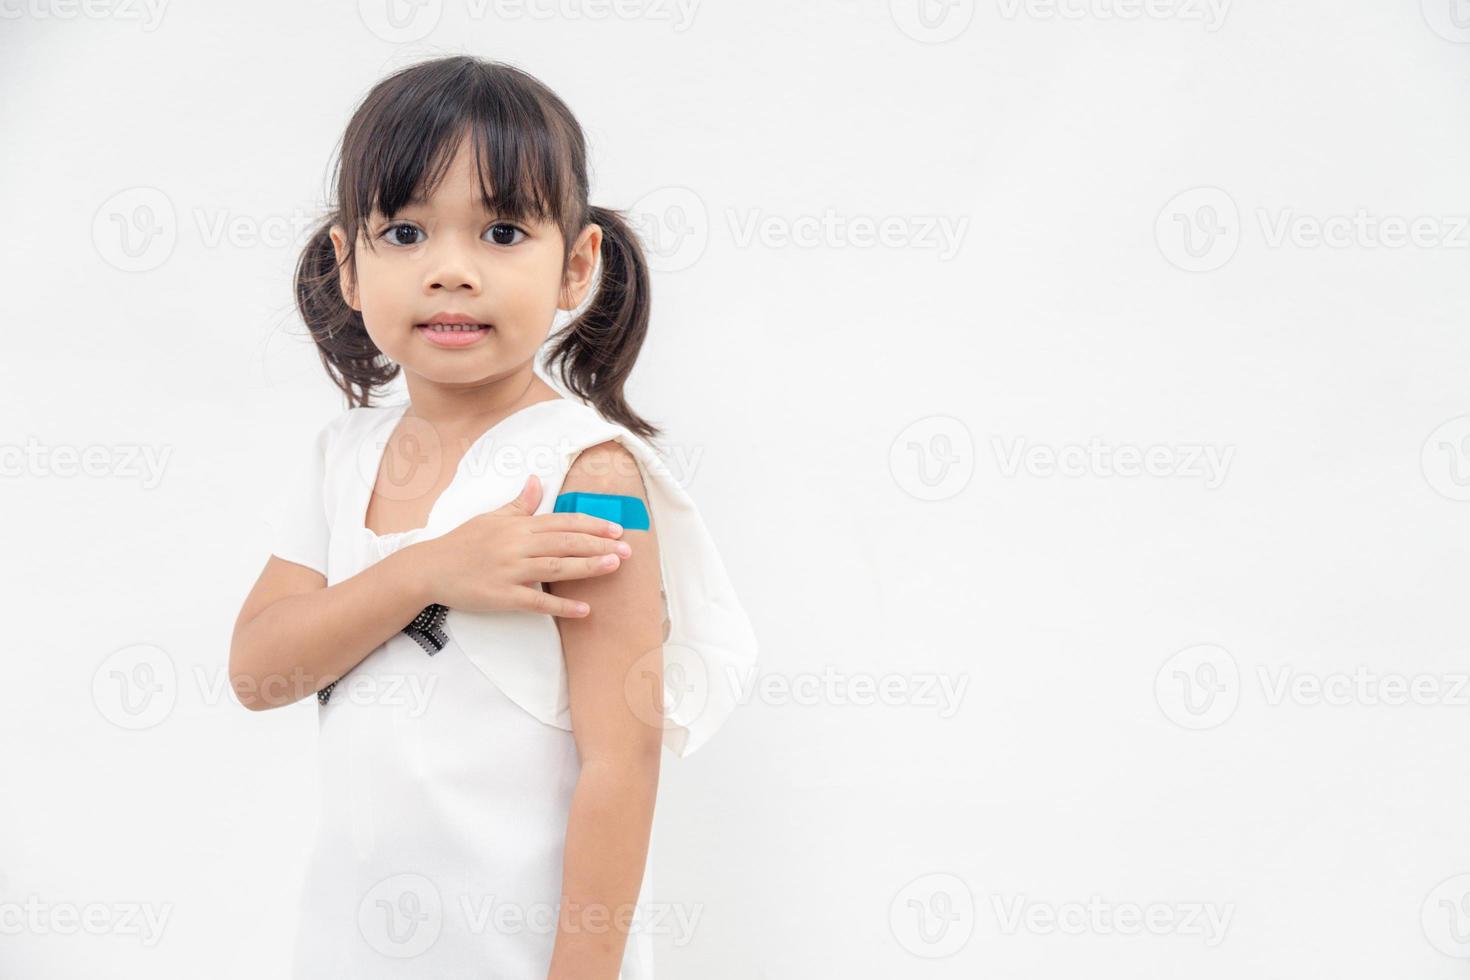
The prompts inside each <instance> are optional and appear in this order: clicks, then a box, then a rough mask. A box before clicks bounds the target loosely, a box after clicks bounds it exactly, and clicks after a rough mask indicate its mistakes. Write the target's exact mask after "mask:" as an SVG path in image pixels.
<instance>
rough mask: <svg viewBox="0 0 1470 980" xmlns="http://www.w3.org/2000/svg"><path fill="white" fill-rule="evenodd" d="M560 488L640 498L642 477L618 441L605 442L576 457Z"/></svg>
mask: <svg viewBox="0 0 1470 980" xmlns="http://www.w3.org/2000/svg"><path fill="white" fill-rule="evenodd" d="M562 489H563V490H564V491H570V490H580V491H584V492H587V493H611V494H626V495H628V496H642V495H643V475H642V473H640V472H639V469H638V461H637V460H636V459H634V457H633V454H632V453H630V452H629V451H628V450H627V449H626V448H625V447H624V446H623V445H622V443H620V442H619V441H618V440H616V439H608V440H607V441H605V442H599V443H597V444H596V445H592V446H588V447H587V448H586V449H583V450H582V451H581V452H580V453H578V454H577V456H576V458H574V459H573V460H572V464H571V466H570V467H568V469H567V477H566V479H565V480H564V481H563V482H562Z"/></svg>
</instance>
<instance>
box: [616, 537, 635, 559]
mask: <svg viewBox="0 0 1470 980" xmlns="http://www.w3.org/2000/svg"><path fill="white" fill-rule="evenodd" d="M613 550H614V551H616V552H617V553H618V554H620V555H622V556H623V557H624V558H627V557H628V556H629V555H631V554H632V553H633V549H632V548H630V547H628V545H627V542H624V541H619V542H618V546H617V547H616V548H614V549H613Z"/></svg>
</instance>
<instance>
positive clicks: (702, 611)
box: [445, 402, 756, 756]
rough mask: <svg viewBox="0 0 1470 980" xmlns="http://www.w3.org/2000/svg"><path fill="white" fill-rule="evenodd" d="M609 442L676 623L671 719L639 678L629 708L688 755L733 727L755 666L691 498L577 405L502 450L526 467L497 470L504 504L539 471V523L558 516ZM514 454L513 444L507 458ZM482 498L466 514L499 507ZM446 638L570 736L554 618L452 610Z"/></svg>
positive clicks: (632, 444) (636, 444)
mask: <svg viewBox="0 0 1470 980" xmlns="http://www.w3.org/2000/svg"><path fill="white" fill-rule="evenodd" d="M608 441H616V442H618V443H621V444H622V446H623V447H624V448H625V449H627V450H628V452H629V453H631V454H632V456H633V458H634V459H635V460H637V462H638V465H639V468H640V470H641V472H642V476H643V484H644V487H645V489H646V491H647V503H648V510H649V516H650V519H651V520H652V523H653V527H654V529H655V530H656V532H657V533H658V545H659V557H660V565H661V566H662V573H663V583H664V595H665V602H666V607H667V617H668V618H667V622H666V624H665V639H664V643H663V648H662V656H663V681H664V683H663V691H662V708H663V710H662V713H661V714H662V717H661V718H660V717H659V712H658V711H657V701H658V699H657V698H655V696H654V695H655V694H656V693H657V692H653V691H648V690H646V689H645V688H644V686H643V685H644V683H645V682H644V681H643V680H642V679H640V677H639V676H636V675H638V674H639V673H640V672H639V671H638V670H637V668H636V667H635V669H634V671H633V675H634V676H630V677H629V678H628V687H627V695H628V698H629V703H630V704H631V705H633V706H634V710H635V711H637V712H638V713H639V714H640V716H643V717H644V718H645V720H647V721H649V723H651V724H659V725H661V727H662V728H663V730H664V734H663V742H664V745H665V746H666V747H667V748H668V749H670V750H671V751H673V752H674V754H675V755H678V756H687V755H689V754H690V753H692V752H694V751H695V750H696V749H697V748H699V747H700V746H701V745H703V744H705V743H706V742H707V741H709V739H710V737H711V736H712V735H713V734H714V733H715V732H716V731H717V730H718V729H719V728H720V727H721V726H722V725H723V724H724V723H725V722H726V721H727V720H728V719H729V717H730V715H731V714H732V713H733V712H734V710H735V708H736V706H737V704H738V703H739V701H740V697H739V692H740V691H741V690H743V689H744V687H745V685H746V683H747V682H748V681H749V680H750V675H751V672H752V670H753V669H754V666H755V662H756V639H755V634H754V631H753V630H752V628H751V624H750V620H749V618H748V617H747V616H746V614H745V611H744V609H743V608H742V607H741V605H740V601H739V598H738V597H737V596H736V594H735V589H734V586H733V584H732V583H731V581H730V578H729V575H728V574H727V572H726V570H725V566H724V563H723V561H722V560H721V558H720V555H719V552H718V550H717V549H716V548H715V544H714V541H713V539H712V538H711V536H710V534H709V531H708V529H707V528H706V527H705V525H704V521H703V520H702V519H701V518H700V516H699V512H698V511H697V510H696V509H695V506H694V502H693V500H691V499H690V497H689V495H688V493H686V492H685V490H684V488H683V487H681V486H680V485H679V484H678V482H676V480H675V479H674V477H673V475H672V474H671V473H670V472H669V469H668V467H667V465H665V463H664V462H663V460H662V458H661V457H660V456H659V455H658V453H657V452H655V451H654V449H653V448H652V447H651V446H650V445H649V444H648V443H647V442H645V441H644V440H643V439H641V438H639V437H638V436H637V435H635V434H633V433H632V432H630V431H628V430H627V429H625V428H624V427H622V426H619V425H615V424H613V423H611V422H608V421H606V420H605V419H603V418H602V417H601V416H599V415H597V413H596V412H595V411H593V410H592V409H590V408H588V407H586V406H584V405H581V404H580V403H574V402H569V403H568V405H567V407H566V409H565V410H563V411H559V412H555V413H552V414H550V415H549V416H548V415H541V416H537V424H536V425H535V426H534V427H532V428H529V429H526V430H522V431H518V432H515V433H513V434H507V438H505V439H503V440H501V442H500V445H499V446H498V447H496V451H497V452H500V453H501V454H502V458H521V459H524V460H525V466H524V468H523V469H514V470H511V471H507V469H506V467H504V466H500V467H497V468H496V474H497V483H496V486H497V493H496V494H495V497H496V499H498V497H499V496H504V499H505V500H509V499H511V498H513V497H514V496H515V494H516V493H517V492H518V491H519V489H520V487H521V486H522V485H523V483H524V481H525V477H526V475H527V474H528V473H531V472H534V473H536V474H537V475H538V476H539V477H540V478H541V483H542V489H543V494H542V499H541V505H540V507H539V508H538V510H537V513H551V512H552V509H553V507H554V506H555V502H556V497H557V495H558V494H559V493H560V492H561V486H562V482H563V481H564V480H565V478H566V474H567V471H568V470H569V469H570V467H571V464H572V462H573V461H574V460H575V459H576V457H577V455H578V454H579V453H581V452H582V451H583V450H584V449H587V448H590V447H591V446H595V445H597V444H599V443H603V442H608ZM507 443H510V444H512V445H511V450H513V451H511V452H509V453H507ZM488 469H489V467H486V470H487V471H488ZM484 489H485V488H484V487H483V486H482V487H481V490H482V491H483V490H484ZM476 496H477V498H478V499H477V500H475V501H474V509H473V511H470V510H469V509H468V508H467V509H466V513H465V514H464V515H463V516H465V517H467V516H469V514H470V513H472V512H481V511H483V510H485V509H488V506H491V505H494V501H493V500H486V496H487V494H485V493H483V492H482V493H480V494H477V495H476ZM502 502H504V501H502ZM459 517H460V515H456V517H455V519H456V520H458V519H459ZM445 629H446V630H447V631H448V633H449V635H450V636H451V638H452V639H453V640H454V642H455V643H456V644H458V645H459V647H460V648H461V649H462V650H463V651H464V653H465V655H466V656H467V657H468V658H469V659H470V660H471V661H472V662H473V663H474V664H475V666H476V667H477V668H479V669H480V671H481V672H483V673H484V674H485V675H486V676H487V677H489V678H490V680H492V681H493V682H494V683H495V684H496V685H497V686H498V687H499V688H500V689H501V691H502V692H504V693H505V694H506V696H507V697H509V698H510V699H511V700H512V701H514V702H516V704H518V705H520V707H522V708H524V709H525V710H526V711H528V712H529V713H530V714H532V715H533V716H534V717H536V718H537V719H539V720H540V721H542V722H544V723H546V724H548V725H555V726H556V727H558V728H562V729H565V730H567V731H570V730H571V728H572V724H571V714H570V708H569V699H568V695H567V678H566V665H565V661H564V659H563V657H562V652H561V639H560V633H559V630H558V629H557V626H556V622H555V620H554V619H553V618H552V617H549V616H544V615H533V614H529V613H519V612H496V613H470V612H466V611H463V610H455V609H451V610H450V611H449V614H448V616H447V618H446V621H445ZM652 655H658V654H657V652H655V653H654V654H652ZM640 706H644V707H640Z"/></svg>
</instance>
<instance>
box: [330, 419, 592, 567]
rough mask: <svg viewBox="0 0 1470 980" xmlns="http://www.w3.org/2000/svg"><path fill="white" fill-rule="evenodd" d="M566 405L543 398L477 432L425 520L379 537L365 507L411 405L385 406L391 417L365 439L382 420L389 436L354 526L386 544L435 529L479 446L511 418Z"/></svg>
mask: <svg viewBox="0 0 1470 980" xmlns="http://www.w3.org/2000/svg"><path fill="white" fill-rule="evenodd" d="M569 403H571V399H570V398H567V397H565V396H560V397H557V398H544V399H542V400H541V401H539V402H532V403H531V404H529V405H524V406H522V407H520V408H518V409H516V410H515V411H514V412H511V413H510V414H509V415H507V416H506V417H505V418H503V419H501V420H500V421H499V422H496V423H495V424H494V425H492V426H490V428H488V429H486V430H485V431H484V432H482V433H480V435H479V436H477V437H476V438H475V440H474V441H473V442H471V443H470V444H469V445H468V446H467V447H465V451H464V454H463V455H461V456H460V458H459V462H458V463H456V464H455V467H454V475H453V476H451V477H450V478H449V482H448V483H446V484H445V485H444V489H442V490H440V491H439V495H438V496H437V497H435V498H434V502H433V503H432V504H430V505H429V513H428V515H427V516H426V517H425V518H424V523H423V526H421V527H413V528H409V529H408V530H406V531H388V532H386V533H384V534H379V533H378V532H377V531H374V530H373V529H372V528H370V527H368V526H367V512H368V508H369V507H371V506H372V502H373V491H375V490H376V489H377V488H378V474H379V473H380V472H381V471H382V469H383V459H384V457H386V456H387V455H388V445H389V444H390V443H391V442H392V441H393V433H394V431H396V430H397V428H398V422H399V421H400V420H401V419H402V418H403V416H404V414H405V413H406V412H407V411H408V410H409V408H410V407H412V404H413V403H412V402H404V403H403V404H402V405H397V406H384V407H385V408H389V409H391V412H392V414H389V415H384V416H383V417H382V418H381V419H375V420H374V424H373V426H372V428H371V429H370V430H369V431H368V438H372V435H373V433H374V432H376V431H377V428H378V426H380V425H382V424H383V423H384V422H385V421H386V422H388V423H391V424H389V426H388V434H387V436H386V437H384V439H383V444H382V446H381V447H379V448H378V449H377V450H376V451H375V452H373V453H371V456H372V459H373V466H372V469H371V470H369V471H368V473H369V476H368V479H367V480H366V481H365V482H366V483H367V494H366V495H365V496H364V498H363V499H362V502H361V503H360V504H359V505H358V506H357V508H356V509H355V513H356V514H357V520H356V524H357V527H358V528H359V529H361V533H363V534H365V535H367V536H368V537H370V538H371V539H373V540H374V541H380V542H385V543H386V542H395V541H398V540H400V539H402V538H404V537H406V536H408V535H410V534H418V533H420V532H423V531H427V530H428V529H429V528H431V527H433V526H434V516H435V514H436V512H437V511H438V509H439V504H440V502H441V501H443V500H444V498H445V497H446V496H448V495H449V491H450V490H452V489H454V485H455V484H456V483H458V482H459V477H460V472H461V471H462V470H463V469H464V464H465V460H467V459H469V458H470V457H471V456H472V455H474V453H475V451H476V450H477V449H479V447H480V444H481V443H483V442H484V441H485V440H486V439H488V438H489V437H490V436H491V435H492V434H493V433H495V432H496V431H497V430H498V429H500V428H502V427H503V426H504V425H505V424H506V423H508V422H510V421H511V420H512V419H517V418H520V417H521V416H523V415H525V413H527V412H529V411H531V410H532V409H534V408H539V407H540V406H542V405H559V404H569Z"/></svg>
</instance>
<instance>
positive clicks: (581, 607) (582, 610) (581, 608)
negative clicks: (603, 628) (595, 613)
mask: <svg viewBox="0 0 1470 980" xmlns="http://www.w3.org/2000/svg"><path fill="white" fill-rule="evenodd" d="M576 609H577V615H579V616H585V615H587V613H588V612H590V611H591V610H592V607H591V606H589V605H587V603H585V602H579V603H577V606H576Z"/></svg>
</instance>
